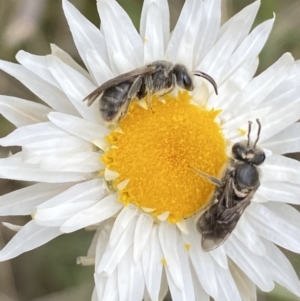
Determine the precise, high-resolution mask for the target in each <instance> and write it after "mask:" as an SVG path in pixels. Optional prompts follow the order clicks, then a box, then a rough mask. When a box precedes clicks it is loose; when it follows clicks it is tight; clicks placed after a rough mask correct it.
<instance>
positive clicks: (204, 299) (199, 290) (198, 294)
mask: <svg viewBox="0 0 300 301" xmlns="http://www.w3.org/2000/svg"><path fill="white" fill-rule="evenodd" d="M190 268H191V273H192V279H193V285H194V291H195V299H196V300H197V301H198V300H201V301H209V300H210V296H209V295H208V294H207V293H206V292H205V290H204V289H203V287H202V285H201V284H200V282H199V280H198V276H197V274H196V272H195V269H194V267H193V265H192V264H191V267H190Z"/></svg>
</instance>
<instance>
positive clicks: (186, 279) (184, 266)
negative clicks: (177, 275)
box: [166, 235, 196, 301]
mask: <svg viewBox="0 0 300 301" xmlns="http://www.w3.org/2000/svg"><path fill="white" fill-rule="evenodd" d="M174 248H177V250H178V255H179V258H180V265H181V270H182V276H183V277H182V278H183V290H182V291H181V292H179V291H178V288H177V287H176V295H178V296H180V299H178V300H186V301H192V300H196V299H195V293H194V286H193V280H192V272H191V268H190V261H189V255H188V250H187V248H186V247H185V244H184V242H183V240H182V239H181V237H180V236H179V235H178V236H177V246H176V245H175V246H174ZM166 270H167V269H166ZM167 276H168V273H167ZM170 291H171V295H172V296H173V295H174V293H173V292H174V291H173V292H172V290H171V288H170ZM173 300H174V301H175V300H176V299H175V298H174V299H173Z"/></svg>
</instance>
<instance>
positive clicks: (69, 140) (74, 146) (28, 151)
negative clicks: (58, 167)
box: [22, 135, 94, 164]
mask: <svg viewBox="0 0 300 301" xmlns="http://www.w3.org/2000/svg"><path fill="white" fill-rule="evenodd" d="M93 151H94V145H93V144H91V143H89V142H87V141H85V140H83V139H81V138H78V137H76V136H73V135H69V136H67V137H64V138H52V139H48V140H44V141H38V142H34V143H30V144H26V146H23V151H22V159H23V161H24V163H31V164H40V163H41V161H42V160H43V159H45V158H46V159H47V158H48V157H49V156H62V157H63V156H67V155H74V154H77V153H84V152H88V153H92V152H93Z"/></svg>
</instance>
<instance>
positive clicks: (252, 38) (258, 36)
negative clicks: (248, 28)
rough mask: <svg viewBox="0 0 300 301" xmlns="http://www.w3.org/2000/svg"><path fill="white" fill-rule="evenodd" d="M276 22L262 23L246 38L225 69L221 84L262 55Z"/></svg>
mask: <svg viewBox="0 0 300 301" xmlns="http://www.w3.org/2000/svg"><path fill="white" fill-rule="evenodd" d="M274 20H275V18H273V19H271V20H268V21H265V22H264V23H261V24H260V25H258V26H257V27H256V28H255V29H254V30H252V32H251V33H250V34H249V35H248V36H247V37H246V38H245V40H244V41H243V42H242V43H241V45H240V46H239V47H238V48H237V50H236V51H235V52H234V53H233V54H232V56H231V58H230V60H229V62H228V64H227V66H226V67H225V68H224V73H223V75H222V77H221V80H220V83H222V82H223V81H225V80H226V79H227V78H228V77H230V76H231V74H232V73H233V72H235V70H237V69H238V68H239V67H240V66H241V65H243V64H244V63H245V62H247V61H248V60H250V59H252V58H254V57H255V56H257V55H258V54H259V53H260V51H261V49H262V48H263V46H264V44H265V43H266V41H267V39H268V36H269V34H270V32H271V29H272V27H273V23H274Z"/></svg>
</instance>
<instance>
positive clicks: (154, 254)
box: [142, 225, 163, 301]
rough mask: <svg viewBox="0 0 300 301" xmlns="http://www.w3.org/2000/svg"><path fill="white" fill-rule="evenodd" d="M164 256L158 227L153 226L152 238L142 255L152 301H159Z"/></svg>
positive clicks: (146, 282) (146, 281)
mask: <svg viewBox="0 0 300 301" xmlns="http://www.w3.org/2000/svg"><path fill="white" fill-rule="evenodd" d="M162 259H163V254H162V250H161V246H160V244H159V240H158V227H157V226H156V225H154V226H153V228H152V230H151V234H150V238H149V240H148V242H147V244H146V247H145V249H144V251H143V253H142V265H143V272H144V278H145V284H146V287H147V291H148V294H149V295H150V299H151V300H152V301H158V300H160V298H159V291H160V285H161V278H162V267H163V265H162Z"/></svg>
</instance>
